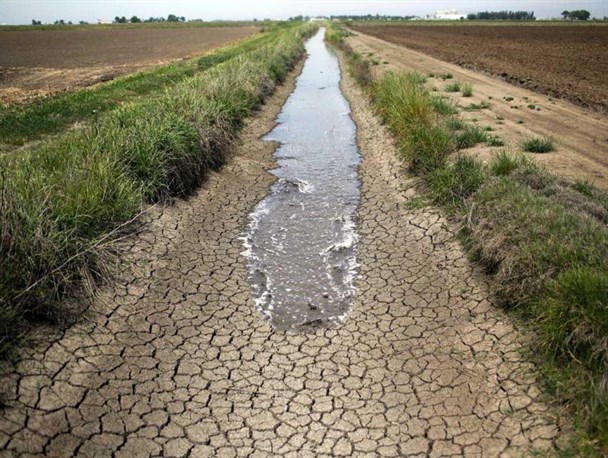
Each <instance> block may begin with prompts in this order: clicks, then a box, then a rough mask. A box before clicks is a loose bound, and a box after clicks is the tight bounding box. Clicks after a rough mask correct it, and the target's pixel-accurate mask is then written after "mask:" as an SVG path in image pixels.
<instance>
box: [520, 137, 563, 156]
mask: <svg viewBox="0 0 608 458" xmlns="http://www.w3.org/2000/svg"><path fill="white" fill-rule="evenodd" d="M520 147H521V149H522V150H524V151H526V152H528V153H549V152H551V151H555V144H554V143H553V140H552V139H551V138H547V137H530V138H526V139H524V140H522V141H521V143H520Z"/></svg>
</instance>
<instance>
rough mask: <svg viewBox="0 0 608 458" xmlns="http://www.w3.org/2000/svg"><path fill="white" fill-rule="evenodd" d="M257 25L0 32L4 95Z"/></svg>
mask: <svg viewBox="0 0 608 458" xmlns="http://www.w3.org/2000/svg"><path fill="white" fill-rule="evenodd" d="M256 31H257V28H256V27H193V28H179V29H160V28H158V29H156V28H141V29H138V28H135V29H108V30H99V29H98V30H95V29H92V30H31V31H0V99H1V100H2V101H3V102H5V103H11V102H15V101H24V100H27V99H28V98H30V97H32V96H38V95H46V94H50V93H53V92H57V91H61V90H69V89H74V88H78V87H83V86H90V85H92V84H95V83H98V82H102V81H108V80H111V79H113V78H116V77H117V76H120V75H124V74H127V73H131V72H134V71H138V70H141V69H145V68H149V67H151V66H155V65H159V64H165V63H168V62H171V61H174V60H177V59H181V58H184V57H188V56H193V55H197V54H201V53H203V52H205V51H208V50H209V49H211V48H215V47H217V46H221V45H223V44H225V43H228V42H230V41H234V40H238V39H240V38H244V37H246V36H247V35H250V34H252V33H254V32H256Z"/></svg>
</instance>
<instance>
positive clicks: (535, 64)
mask: <svg viewBox="0 0 608 458" xmlns="http://www.w3.org/2000/svg"><path fill="white" fill-rule="evenodd" d="M352 28H353V29H355V30H359V31H361V32H363V33H366V34H368V35H373V36H376V37H378V38H381V39H383V40H386V41H390V42H392V43H395V44H398V45H402V46H406V47H408V48H411V49H414V50H416V51H421V52H423V53H425V54H429V55H432V56H434V57H437V58H439V59H442V60H446V61H449V62H453V63H456V64H458V65H461V66H463V67H466V68H470V69H473V70H479V71H485V72H488V73H490V74H492V75H495V76H499V77H501V78H503V79H505V80H507V81H509V82H511V83H514V84H517V85H519V86H523V87H526V88H527V89H532V90H534V91H537V92H541V93H543V94H548V95H551V96H555V97H560V98H565V99H568V100H570V101H572V102H575V103H577V104H579V105H582V106H586V107H591V108H595V109H598V110H600V111H604V112H606V111H608V78H606V75H608V27H606V26H573V25H565V26H561V25H556V26H553V25H547V26H533V25H529V26H528V25H512V26H504V25H501V26H493V25H482V26H477V25H455V26H445V25H436V26H435V25H429V26H427V25H419V26H412V25H396V26H392V25H362V24H355V25H353V26H352Z"/></svg>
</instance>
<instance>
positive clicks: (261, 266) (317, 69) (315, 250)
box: [243, 29, 360, 331]
mask: <svg viewBox="0 0 608 458" xmlns="http://www.w3.org/2000/svg"><path fill="white" fill-rule="evenodd" d="M324 34H325V30H324V29H321V30H320V31H319V32H318V33H317V34H316V35H315V36H314V37H313V38H311V39H310V40H309V41H308V42H307V44H306V50H307V52H308V55H309V56H308V58H307V60H306V63H305V65H304V69H303V71H302V74H301V75H300V77H299V78H298V80H297V84H296V88H295V90H294V92H293V93H292V94H291V95H290V96H289V98H288V99H287V101H286V103H285V105H284V106H283V109H282V111H281V113H280V114H279V116H278V118H277V122H278V124H277V126H276V128H275V129H274V130H272V131H271V132H270V133H269V134H268V135H267V136H266V137H265V139H266V140H269V141H277V142H279V143H280V147H279V148H278V150H277V152H276V159H277V163H278V167H277V168H276V169H274V170H272V171H271V173H272V174H274V175H275V176H276V177H277V178H278V180H277V181H276V183H275V184H274V185H273V186H272V188H271V190H270V193H269V194H268V196H267V197H266V198H265V199H264V200H262V201H261V202H260V203H259V204H258V205H257V206H256V208H255V209H254V211H253V212H252V214H251V215H250V224H249V227H248V232H247V234H246V235H245V236H244V244H245V247H246V250H245V252H244V253H243V254H244V255H245V256H246V257H247V258H248V267H249V274H250V281H251V283H252V289H253V294H254V296H255V300H256V303H257V305H258V308H259V309H260V310H261V311H262V312H263V313H264V314H265V315H266V316H267V317H268V318H269V319H270V321H271V323H272V325H273V326H274V328H275V329H278V330H293V331H306V330H314V329H317V328H319V327H326V326H332V325H336V324H339V323H341V322H342V321H343V320H344V319H345V318H346V315H347V313H348V310H349V308H350V304H351V302H352V299H353V295H354V291H355V289H354V279H355V275H356V268H357V264H356V241H357V234H356V230H355V212H356V209H357V205H358V203H359V197H360V193H359V179H358V176H357V167H358V164H359V162H360V156H359V151H358V149H357V144H356V128H355V124H354V123H353V121H352V119H351V117H350V108H349V105H348V103H347V101H346V99H345V98H344V96H343V95H342V93H341V91H340V87H339V83H340V67H339V63H338V59H337V57H336V56H335V54H333V53H332V52H331V51H330V50H329V49H328V48H327V47H326V45H325V43H324V41H323V37H324Z"/></svg>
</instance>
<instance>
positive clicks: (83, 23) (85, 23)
mask: <svg viewBox="0 0 608 458" xmlns="http://www.w3.org/2000/svg"><path fill="white" fill-rule="evenodd" d="M78 23H79V24H80V25H87V24H88V22H87V21H78Z"/></svg>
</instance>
